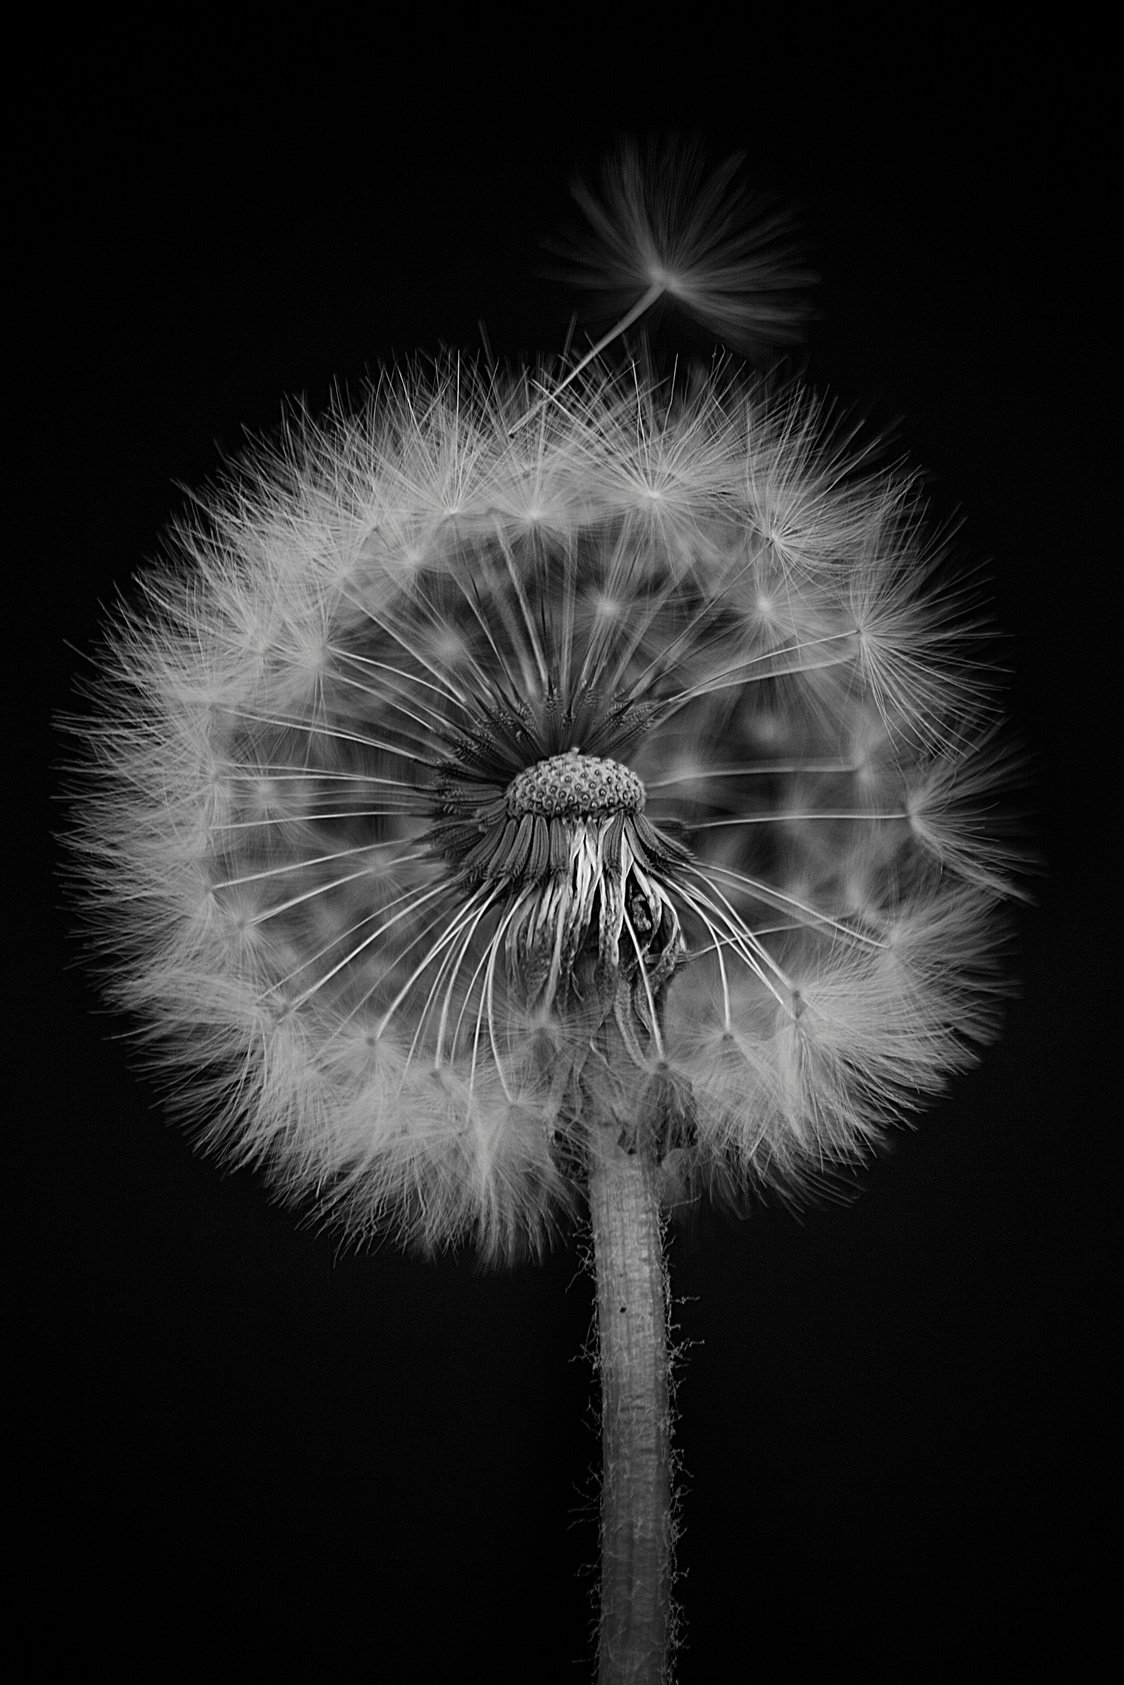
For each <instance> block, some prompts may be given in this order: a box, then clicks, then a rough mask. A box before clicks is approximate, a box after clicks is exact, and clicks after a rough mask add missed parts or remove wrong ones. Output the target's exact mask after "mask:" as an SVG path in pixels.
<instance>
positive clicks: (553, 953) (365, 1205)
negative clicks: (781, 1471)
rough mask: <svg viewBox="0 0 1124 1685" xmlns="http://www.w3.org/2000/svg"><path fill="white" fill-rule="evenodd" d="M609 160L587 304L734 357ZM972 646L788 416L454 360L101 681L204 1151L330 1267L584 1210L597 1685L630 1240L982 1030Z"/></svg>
mask: <svg viewBox="0 0 1124 1685" xmlns="http://www.w3.org/2000/svg"><path fill="white" fill-rule="evenodd" d="M637 169H638V165H637V164H636V162H635V159H632V161H630V162H628V163H627V165H626V167H625V170H624V173H623V174H622V175H621V176H620V177H619V178H618V190H617V197H616V198H615V199H613V198H610V201H609V203H608V207H607V208H606V209H604V211H603V212H602V211H598V212H597V213H596V215H595V219H594V220H595V221H600V223H601V224H602V225H603V230H604V231H615V232H616V234H617V236H618V238H619V248H620V253H621V262H620V265H619V268H620V274H621V276H622V277H624V276H625V275H626V274H629V273H632V269H631V268H630V262H631V260H633V259H634V260H635V264H636V265H643V264H650V263H654V262H655V261H656V255H658V256H659V260H660V261H661V262H664V263H665V264H666V265H667V272H666V274H664V276H663V282H662V285H661V291H663V290H666V291H668V292H669V293H670V294H671V295H672V296H676V297H679V298H680V299H682V300H684V301H685V302H686V304H687V306H688V307H692V306H695V307H697V309H698V313H699V315H700V317H701V318H702V319H703V320H705V321H708V322H710V324H711V325H712V326H716V327H718V328H720V329H723V330H726V329H729V330H731V332H732V331H733V330H734V329H735V328H736V326H737V321H738V320H739V319H740V321H741V323H742V325H743V326H744V325H745V323H746V322H747V321H748V320H749V319H750V317H751V315H752V311H753V309H754V308H755V306H754V303H753V284H754V281H755V280H759V279H760V277H759V276H758V275H757V274H756V271H755V269H754V260H753V257H752V253H753V251H754V250H755V249H756V248H755V247H754V246H753V242H752V240H750V241H749V242H748V243H747V241H746V240H745V238H744V237H742V236H739V235H737V234H736V232H734V233H731V232H730V231H729V230H728V228H727V224H726V222H725V221H724V220H723V218H724V213H723V209H722V208H723V206H725V205H726V204H727V200H728V196H729V190H730V177H729V174H728V173H727V174H723V175H720V176H719V178H718V180H717V183H716V184H712V185H711V186H710V187H709V188H708V189H707V190H706V191H705V192H703V194H702V197H701V199H696V201H695V203H694V209H693V211H692V216H693V219H694V220H693V221H692V220H691V217H688V222H687V233H686V235H685V236H684V241H681V242H680V244H679V245H676V246H668V244H667V240H666V238H665V236H666V234H667V229H668V227H670V223H669V222H661V221H660V220H659V219H658V218H654V217H651V216H649V213H648V209H647V207H648V206H649V204H650V202H651V201H650V190H649V188H648V187H647V186H646V185H645V187H644V191H643V192H641V189H640V185H639V182H640V180H641V177H639V176H638V175H636V174H635V171H636V170H637ZM642 179H643V181H644V183H645V184H646V183H647V182H648V179H649V178H648V177H647V176H644V177H643V178H642ZM687 180H688V183H689V184H693V185H695V186H697V185H698V184H697V181H696V178H695V177H693V176H688V178H687ZM645 195H649V197H646V196H645ZM626 210H627V212H628V214H625V211H626ZM714 228H717V234H715V235H714V237H713V238H712V237H711V235H710V230H712V229H714ZM649 229H650V230H651V232H652V239H651V240H650V241H649V240H648V238H647V231H648V230H649ZM653 254H655V255H653ZM626 259H628V260H629V261H626ZM677 260H678V261H679V263H680V266H681V268H682V266H685V268H682V273H683V275H684V276H685V278H684V279H683V280H682V282H681V284H680V283H679V282H677V281H676V280H675V275H676V274H678V273H679V272H680V271H679V270H677V269H676V268H675V263H676V261H677ZM747 262H748V265H749V267H748V269H747V267H746V264H747ZM708 265H710V266H711V272H710V273H709V278H708V267H707V266H708ZM767 273H769V272H767ZM739 277H740V294H739V291H738V285H737V283H738V281H739ZM639 284H640V280H639V279H638V285H639ZM655 284H656V283H655V282H654V281H652V282H650V283H649V285H648V287H647V288H646V289H643V290H641V293H640V297H641V299H645V298H647V295H648V292H649V291H650V290H651V287H652V286H654V285H655ZM648 302H651V300H649V301H648ZM646 307H647V306H646V305H645V308H646ZM635 313H636V314H639V312H638V311H637V312H635ZM739 313H740V316H739ZM628 314H629V313H627V312H626V315H628ZM984 632H985V627H984V624H983V622H982V620H981V618H980V614H979V611H978V608H976V607H974V606H973V604H972V603H971V602H970V601H968V600H966V598H965V595H964V592H963V589H962V587H960V586H958V585H957V584H955V583H951V582H949V581H948V580H947V579H946V576H945V572H944V569H943V564H942V560H941V556H940V553H939V550H938V549H937V548H936V547H935V546H934V545H933V544H932V542H931V541H930V540H929V539H928V538H927V537H926V534H925V529H924V526H923V522H922V510H921V507H920V500H919V495H918V490H917V486H916V482H915V481H914V480H913V479H912V478H911V477H910V476H909V475H906V474H903V473H901V472H900V471H885V472H873V473H872V472H870V471H869V469H867V468H864V466H863V465H862V464H861V462H860V463H858V464H856V463H855V462H853V461H848V459H847V456H846V454H845V453H844V452H841V451H840V450H839V449H838V448H837V447H836V446H835V445H833V442H832V437H831V432H830V428H829V427H828V426H827V425H826V423H825V421H824V419H823V416H822V415H821V414H820V412H818V411H817V409H816V406H815V405H814V404H813V403H812V402H811V401H810V400H809V399H808V398H807V397H806V396H805V395H803V394H801V393H800V392H799V391H798V390H793V389H788V390H785V389H782V388H775V387H770V386H769V385H768V384H767V383H758V384H755V383H753V382H748V383H747V382H746V381H745V380H744V379H743V378H742V377H740V376H739V375H737V374H735V373H731V372H729V371H723V369H722V367H721V366H719V367H718V368H717V369H716V370H715V371H712V372H711V373H710V374H709V375H707V376H705V377H701V378H697V379H694V380H693V381H688V382H686V383H683V382H680V383H678V384H676V383H674V382H673V383H671V384H667V385H665V384H661V383H659V382H656V381H654V380H653V379H651V378H650V377H648V376H646V375H644V374H642V373H641V372H639V371H638V370H637V369H635V368H633V367H631V366H628V365H626V367H625V368H624V370H623V372H622V371H614V370H613V369H612V368H610V367H609V366H608V365H606V364H605V363H604V362H603V361H602V360H600V359H599V358H593V359H587V360H584V361H583V363H582V365H580V368H579V370H578V371H574V372H573V373H572V375H571V377H569V378H567V379H565V380H563V381H561V382H558V381H555V382H553V383H551V382H550V380H549V379H548V377H547V375H546V374H545V373H544V372H539V373H534V374H530V373H528V374H524V375H522V376H519V377H514V378H504V377H501V376H499V375H498V374H496V373H494V372H485V373H481V372H479V371H477V370H474V369H473V368H471V367H469V366H468V365H466V364H465V363H463V362H460V361H456V360H451V361H448V362H444V363H441V364H439V365H438V366H437V367H436V368H434V369H431V370H430V371H429V372H428V373H426V372H424V371H422V370H420V369H412V370H410V371H407V372H405V373H401V374H398V375H388V376H386V377H385V378H384V379H383V380H382V382H381V383H380V384H379V386H378V387H377V389H376V390H375V391H374V392H373V393H372V395H371V397H370V400H369V402H368V404H367V406H366V408H365V409H364V410H363V412H362V413H361V414H359V415H358V416H346V415H343V414H336V415H334V416H332V417H331V418H329V420H328V421H327V422H324V423H316V422H314V421H312V420H311V419H309V418H307V417H304V416H301V417H300V418H298V419H296V420H295V421H294V422H293V423H292V424H291V426H290V427H289V429H288V430H287V432H286V433H285V435H284V437H283V439H282V440H281V442H280V443H279V444H277V445H274V446H270V447H266V446H261V447H258V448H257V449H256V450H255V451H254V452H253V453H251V454H250V455H249V456H247V458H246V459H245V460H244V461H243V462H242V463H240V464H239V465H237V466H236V467H235V468H234V469H232V470H231V471H230V473H229V475H228V477H227V479H226V480H225V482H224V483H223V484H222V485H220V486H219V487H218V488H217V490H215V491H214V493H213V494H212V495H211V497H210V498H209V499H208V500H207V501H206V502H205V503H204V504H203V505H202V508H201V509H197V510H196V511H195V512H194V513H192V514H191V515H190V516H188V517H186V518H185V519H184V520H183V521H182V522H181V523H180V525H179V526H178V528H177V529H176V531H175V533H174V537H173V560H172V562H171V564H170V565H167V566H164V567H163V568H157V569H154V570H153V571H151V572H149V573H147V574H145V575H144V576H142V578H141V580H140V586H139V593H138V596H137V598H136V601H135V602H134V603H133V604H132V605H131V606H127V607H124V608H122V609H121V610H120V611H119V613H118V616H117V619H116V622H115V624H114V626H113V627H112V629H111V631H110V634H109V636H108V639H107V642H106V645H105V647H104V649H103V651H102V654H101V657H100V661H99V670H100V677H99V680H98V683H97V704H96V707H95V709H94V710H93V715H92V719H90V720H87V721H86V722H85V724H84V726H83V730H84V731H85V733H86V736H87V739H88V742H89V746H90V754H89V758H88V762H87V768H86V772H87V776H86V777H85V778H84V780H83V785H82V793H81V801H80V803H79V805H78V808H77V841H78V845H79V847H80V849H81V851H82V866H83V872H84V876H85V879H86V882H87V884H88V886H89V889H88V898H89V900H90V901H91V903H92V906H93V908H94V913H95V925H96V928H97V931H98V935H99V939H100V940H101V942H102V943H103V945H104V947H105V949H106V950H107V952H108V954H109V956H110V961H111V987H112V989H113V993H114V996H115V998H116V999H117V1000H118V1001H119V1002H121V1003H123V1004H124V1005H125V1006H126V1007H128V1008H129V1009H130V1010H131V1011H133V1012H134V1013H136V1014H137V1015H138V1016H139V1017H140V1019H141V1020H142V1021H143V1023H144V1025H145V1026H146V1029H147V1033H148V1034H149V1036H150V1037H152V1038H153V1039H154V1040H155V1041H156V1042H157V1043H158V1044H159V1046H160V1049H161V1055H160V1057H161V1058H162V1059H165V1060H168V1061H171V1062H173V1063H174V1062H176V1061H179V1062H181V1063H182V1064H183V1065H184V1066H185V1067H186V1068H187V1070H188V1072H189V1073H190V1076H191V1079H192V1080H191V1086H190V1088H189V1089H188V1090H187V1092H190V1094H191V1096H192V1106H193V1114H194V1115H201V1116H202V1118H203V1137H204V1139H205V1141H206V1143H207V1144H208V1145H209V1146H211V1147H212V1148H214V1149H215V1150H216V1151H218V1152H220V1153H222V1154H224V1155H225V1156H226V1157H227V1158H228V1159H232V1160H235V1161H237V1162H239V1163H252V1164H256V1165H260V1166H261V1167H263V1168H264V1170H265V1171H266V1172H267V1173H268V1175H269V1176H270V1178H271V1179H272V1181H273V1183H274V1185H275V1186H276V1187H277V1188H278V1189H279V1190H280V1192H281V1193H282V1195H284V1196H285V1197H288V1198H291V1199H294V1200H298V1199H307V1198H308V1197H309V1196H311V1197H312V1198H313V1200H314V1201H315V1207H316V1210H317V1212H318V1213H319V1215H320V1216H322V1217H323V1218H324V1219H326V1220H328V1221H330V1222H332V1223H334V1224H336V1225H338V1226H339V1228H340V1229H341V1230H342V1232H343V1233H344V1234H345V1235H346V1236H348V1237H349V1238H350V1239H352V1240H354V1241H363V1240H366V1239H369V1238H375V1237H377V1236H381V1235H385V1234H387V1233H392V1234H395V1235H397V1236H398V1237H399V1238H401V1239H402V1240H403V1241H405V1242H409V1243H415V1244H418V1245H420V1246H422V1247H424V1248H426V1249H428V1250H435V1249H440V1248H444V1247H449V1246H452V1245H455V1244H458V1243H461V1242H470V1243H472V1244H474V1245H475V1246H476V1247H477V1248H478V1250H479V1251H480V1253H481V1254H482V1255H483V1256H484V1257H485V1258H487V1259H489V1260H492V1261H510V1260H512V1259H514V1258H516V1257H518V1256H519V1255H520V1254H522V1253H524V1252H531V1253H534V1252H538V1251H540V1250H541V1249H542V1248H543V1247H544V1246H545V1245H546V1244H547V1243H548V1242H549V1240H550V1238H551V1235H552V1234H553V1232H554V1231H555V1230H556V1229H557V1228H558V1226H559V1225H560V1224H561V1223H562V1222H564V1221H565V1220H566V1219H567V1218H568V1217H569V1216H570V1215H571V1214H573V1213H574V1212H575V1211H577V1210H578V1209H580V1207H581V1206H582V1205H583V1204H588V1207H589V1210H590V1216H591V1222H592V1226H593V1231H594V1238H595V1245H596V1249H597V1254H598V1275H599V1306H600V1328H601V1369H602V1387H603V1400H604V1410H605V1424H606V1428H605V1431H606V1444H607V1450H606V1470H607V1478H606V1492H605V1495H604V1497H603V1553H604V1555H603V1573H602V1616H601V1621H602V1625H601V1655H602V1663H601V1665H602V1672H601V1678H602V1680H605V1681H608V1680H611V1679H615V1678H618V1677H622V1678H623V1677H625V1676H626V1670H627V1668H628V1667H634V1668H635V1667H641V1668H643V1667H647V1669H648V1671H647V1672H644V1671H639V1672H635V1673H631V1672H630V1673H627V1677H630V1678H631V1677H636V1678H649V1677H650V1678H653V1679H655V1678H658V1677H660V1674H659V1668H660V1667H661V1666H663V1665H664V1664H663V1657H664V1654H665V1651H666V1648H667V1645H668V1642H669V1632H670V1626H671V1625H672V1624H673V1615H672V1612H671V1600H670V1593H669V1587H670V1573H671V1567H670V1562H671V1539H672V1533H673V1530H674V1529H673V1524H672V1519H671V1507H670V1485H669V1477H668V1462H669V1455H668V1450H669V1435H670V1427H669V1415H668V1409H667V1381H668V1377H667V1357H666V1293H667V1284H666V1277H665V1274H664V1268H663V1262H662V1222H663V1217H662V1215H661V1209H662V1210H663V1211H666V1210H667V1209H668V1208H670V1207H676V1206H686V1205H690V1204H691V1203H692V1202H694V1201H696V1200H698V1199H699V1198H702V1197H715V1198H721V1199H726V1200H730V1201H733V1202H735V1203H736V1202H738V1201H740V1200H741V1199H743V1198H744V1197H745V1195H746V1193H747V1192H748V1193H760V1192H762V1191H765V1190H769V1189H772V1190H776V1191H778V1192H779V1193H780V1194H781V1196H782V1197H785V1198H789V1199H793V1200H798V1199H799V1198H801V1197H802V1195H803V1194H805V1193H807V1192H808V1191H809V1190H813V1189H816V1188H819V1187H822V1186H824V1185H825V1183H828V1182H830V1181H831V1179H832V1178H833V1177H838V1176H839V1175H840V1174H841V1173H845V1172H846V1169H847V1167H848V1166H853V1165H854V1164H856V1163H857V1162H859V1161H861V1160H862V1159H863V1158H864V1156H866V1155H867V1154H868V1153H869V1152H870V1151H871V1149H872V1148H873V1147H875V1145H876V1144H877V1143H878V1141H879V1140H880V1139H881V1138H882V1136H883V1134H884V1132H885V1130H886V1128H887V1127H888V1126H889V1125H891V1124H893V1123H894V1122H895V1121H897V1120H898V1119H900V1118H901V1117H902V1116H903V1115H905V1114H906V1113H908V1112H909V1111H910V1110H911V1109H913V1108H915V1107H916V1106H917V1105H918V1104H919V1103H921V1102H922V1101H924V1100H925V1099H926V1098H927V1097H929V1096H931V1095H932V1094H933V1093H934V1092H936V1091H937V1090H938V1089H939V1088H940V1086H941V1085H942V1083H943V1082H944V1080H945V1079H946V1078H947V1077H948V1076H949V1074H950V1073H952V1072H955V1071H957V1070H959V1069H961V1068H963V1067H964V1066H965V1065H967V1064H968V1063H969V1062H970V1061H971V1059H972V1058H973V1056H974V1050H975V1048H976V1047H977V1046H978V1045H979V1044H980V1043H981V1042H983V1041H984V1040H986V1039H987V1038H988V1037H989V1036H990V1035H991V1034H992V1033H993V1032H994V1030H995V1026H996V1015H995V1003H996V998H997V990H998V976H997V972H996V968H995V962H994V954H995V931H996V923H995V916H994V915H995V910H996V907H997V905H998V903H999V902H1000V901H1001V900H1002V898H1003V897H1005V896H1006V895H1007V894H1008V893H1009V892H1010V881H1011V871H1012V867H1013V865H1014V856H1013V854H1012V852H1011V849H1010V847H1009V845H1008V842H1007V841H1006V840H1005V839H1004V838H1003V837H1002V835H1001V834H999V833H997V832H996V831H995V828H994V826H993V824H992V823H991V822H990V816H989V813H988V805H989V802H990V801H991V799H992V797H993V794H994V791H995V789H996V787H997V785H1001V784H1002V782H1003V780H1004V777H1005V776H1006V773H1007V770H1008V761H1007V758H1006V757H1005V753H1004V750H1003V747H1002V739H1001V737H1000V736H998V735H997V714H996V707H995V702H994V698H993V694H992V688H991V684H990V681H989V674H988V670H987V667H986V664H985V660H984V656H985V653H986V644H985V643H984V642H982V639H983V636H984ZM183 1092H184V1090H182V1089H181V1095H182V1093H183ZM626 1307H627V1311H626ZM622 1311H626V1314H625V1315H624V1317H623V1319H622V1315H621V1312H622ZM630 1412H631V1416H632V1417H633V1418H635V1419H637V1420H640V1421H641V1430H640V1436H639V1438H636V1437H634V1438H632V1439H629V1437H628V1434H627V1433H626V1432H625V1430H624V1429H623V1428H622V1427H621V1426H620V1424H621V1422H623V1421H624V1419H625V1418H626V1417H629V1415H630ZM629 1431H632V1430H629ZM610 1441H611V1450H610V1448H609V1447H610ZM638 1656H642V1657H643V1658H645V1659H644V1661H643V1662H638V1661H637V1659H636V1658H637V1657H638ZM614 1669H619V1670H620V1671H619V1672H618V1671H614Z"/></svg>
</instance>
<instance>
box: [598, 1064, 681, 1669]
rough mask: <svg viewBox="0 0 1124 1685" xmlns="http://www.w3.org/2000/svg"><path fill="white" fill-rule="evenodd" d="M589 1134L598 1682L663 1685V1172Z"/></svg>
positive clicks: (667, 1447)
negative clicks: (596, 1384)
mask: <svg viewBox="0 0 1124 1685" xmlns="http://www.w3.org/2000/svg"><path fill="white" fill-rule="evenodd" d="M590 1098H592V1097H590ZM587 1103H588V1101H587ZM594 1134H595V1143H594V1146H595V1150H594V1152H593V1154H592V1164H591V1168H590V1176H589V1211H590V1223H591V1226H592V1229H593V1254H594V1262H595V1268H596V1272H597V1326H598V1349H599V1360H600V1372H601V1466H602V1485H601V1613H600V1622H599V1633H598V1658H599V1660H598V1672H597V1685H626V1682H627V1685H659V1681H661V1680H663V1679H665V1678H666V1677H667V1674H666V1672H665V1668H666V1664H667V1652H668V1648H669V1643H670V1638H671V1626H672V1621H671V1577H672V1560H671V1556H672V1549H671V1547H672V1537H673V1534H672V1507H671V1499H672V1489H671V1412H670V1393H669V1359H668V1338H667V1336H668V1328H667V1269H666V1264H665V1261H664V1250H663V1232H662V1224H661V1219H660V1208H659V1196H658V1190H657V1170H656V1163H655V1158H654V1155H653V1154H652V1152H651V1150H650V1147H649V1148H648V1149H647V1150H646V1149H645V1143H644V1142H643V1140H636V1139H634V1140H629V1139H628V1137H627V1135H626V1134H624V1133H623V1132H622V1131H621V1127H620V1121H619V1119H618V1118H616V1117H614V1116H608V1117H604V1116H603V1117H600V1118H598V1119H597V1120H596V1127H595V1130H594Z"/></svg>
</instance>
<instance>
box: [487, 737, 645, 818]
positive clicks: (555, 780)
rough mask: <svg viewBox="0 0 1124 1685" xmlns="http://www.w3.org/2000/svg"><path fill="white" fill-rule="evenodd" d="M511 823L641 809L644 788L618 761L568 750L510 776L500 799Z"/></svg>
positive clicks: (629, 812)
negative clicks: (533, 817) (513, 776)
mask: <svg viewBox="0 0 1124 1685" xmlns="http://www.w3.org/2000/svg"><path fill="white" fill-rule="evenodd" d="M504 800H505V805H506V807H507V811H508V813H509V814H510V815H511V817H512V818H513V819H522V818H523V817H524V816H525V815H527V814H534V815H535V816H536V817H537V818H540V819H591V818H593V817H594V816H595V815H607V814H610V813H628V814H638V813H643V811H644V800H645V798H644V786H643V784H642V783H641V782H640V780H639V778H637V776H636V774H635V773H634V772H630V771H629V769H628V767H626V766H621V764H620V762H619V761H610V760H605V759H602V758H601V757H600V756H598V755H583V754H581V753H580V752H579V751H578V750H577V749H570V750H567V752H566V753H565V754H564V755H551V757H550V759H549V760H545V761H537V762H536V763H535V765H534V766H529V767H527V769H526V771H524V772H521V773H520V774H519V776H518V777H517V778H513V779H512V781H511V783H510V784H509V785H508V787H507V790H506V792H505V796H504Z"/></svg>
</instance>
